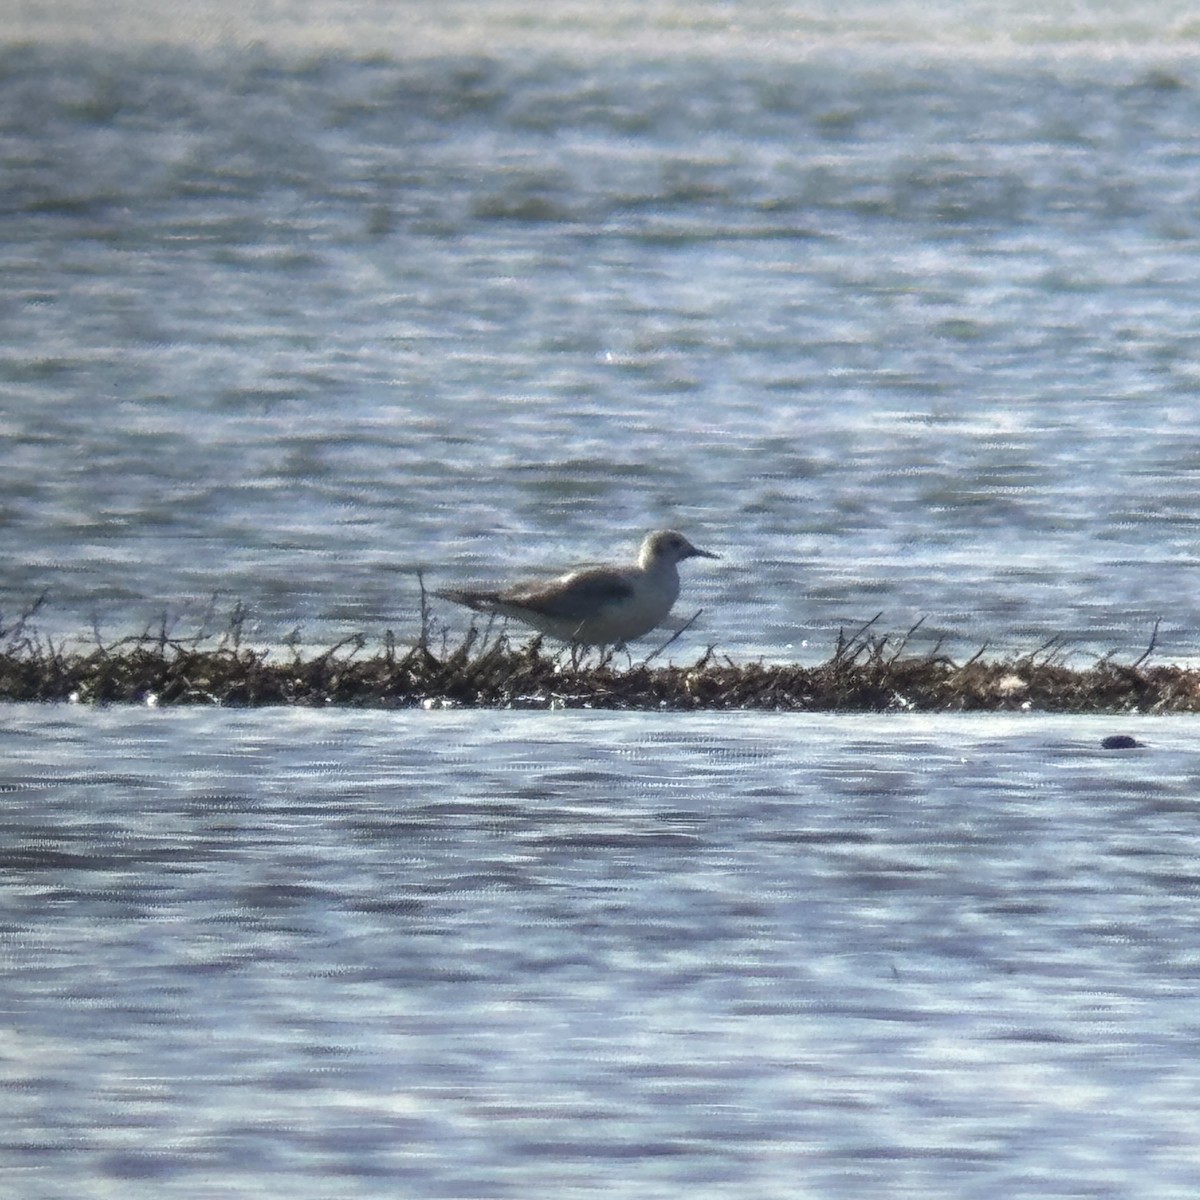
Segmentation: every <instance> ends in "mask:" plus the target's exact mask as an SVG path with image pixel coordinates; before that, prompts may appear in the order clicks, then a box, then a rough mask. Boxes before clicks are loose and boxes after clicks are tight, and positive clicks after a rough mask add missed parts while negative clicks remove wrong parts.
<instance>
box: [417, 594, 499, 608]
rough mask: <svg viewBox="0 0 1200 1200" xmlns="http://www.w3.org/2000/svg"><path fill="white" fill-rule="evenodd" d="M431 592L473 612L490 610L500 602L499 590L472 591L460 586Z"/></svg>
mask: <svg viewBox="0 0 1200 1200" xmlns="http://www.w3.org/2000/svg"><path fill="white" fill-rule="evenodd" d="M433 594H434V595H435V596H440V597H441V598H442V599H443V600H449V601H451V602H452V603H454V604H461V605H463V606H464V607H466V608H469V609H472V610H473V611H475V612H491V611H492V609H494V608H495V607H496V605H497V604H498V603H499V602H500V593H499V592H472V591H465V590H462V589H460V588H439V589H438V590H437V591H435V592H434V593H433Z"/></svg>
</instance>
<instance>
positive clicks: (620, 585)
mask: <svg viewBox="0 0 1200 1200" xmlns="http://www.w3.org/2000/svg"><path fill="white" fill-rule="evenodd" d="M632 597H633V584H632V582H631V581H630V580H629V578H628V577H627V576H626V575H624V574H623V573H622V572H620V571H611V570H605V569H604V568H602V567H599V568H595V569H593V570H588V571H577V572H576V573H575V574H574V575H568V576H566V577H565V578H563V579H559V580H557V581H556V582H554V583H548V584H543V585H540V586H539V585H525V586H523V587H516V588H513V589H512V590H511V591H508V592H504V593H503V594H502V595H501V597H500V600H501V602H502V603H505V602H507V603H510V604H519V605H521V607H522V608H527V609H529V610H530V611H531V612H536V613H539V614H540V615H541V616H544V617H555V618H560V619H562V620H565V621H586V620H588V619H589V618H590V617H594V616H595V615H596V613H597V612H598V611H600V610H602V609H604V608H605V607H607V606H608V605H610V604H621V603H623V602H624V601H626V600H630V599H632Z"/></svg>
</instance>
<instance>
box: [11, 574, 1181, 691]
mask: <svg viewBox="0 0 1200 1200" xmlns="http://www.w3.org/2000/svg"><path fill="white" fill-rule="evenodd" d="M44 600H45V597H40V598H39V599H38V600H37V601H35V602H34V603H33V604H31V605H30V606H28V608H27V609H26V610H25V611H24V612H22V613H21V614H20V615H19V616H18V617H17V618H16V620H14V621H12V622H11V623H7V624H6V623H4V622H3V621H2V620H0V700H4V701H30V702H70V703H81V704H122V703H128V704H153V705H187V704H209V705H228V706H241V707H253V706H262V705H307V706H316V705H338V706H345V707H373V708H411V707H425V708H457V707H462V708H476V707H478V708H597V709H617V710H638V709H641V710H656V711H663V710H677V711H706V710H721V709H757V710H768V711H794V712H872V713H880V712H1019V711H1040V712H1057V713H1129V712H1154V713H1167V712H1196V711H1200V671H1194V670H1190V669H1185V668H1182V667H1177V666H1148V665H1146V664H1147V660H1148V658H1149V657H1150V655H1151V653H1152V651H1153V649H1154V644H1155V640H1154V639H1153V638H1152V639H1151V643H1150V647H1149V648H1148V649H1147V651H1146V652H1145V653H1144V654H1143V655H1142V656H1141V657H1140V658H1139V659H1137V660H1136V661H1135V662H1132V663H1129V664H1122V663H1118V662H1115V661H1114V660H1113V659H1112V657H1111V656H1108V657H1105V658H1103V659H1101V660H1099V661H1098V662H1096V663H1095V664H1093V665H1092V666H1090V667H1085V668H1082V669H1079V668H1073V667H1069V666H1067V665H1065V663H1064V661H1063V657H1064V656H1063V654H1062V652H1061V647H1060V645H1059V642H1058V640H1057V639H1053V640H1052V641H1051V642H1048V643H1046V645H1044V646H1042V647H1039V648H1038V649H1037V650H1035V651H1033V652H1031V653H1029V654H1025V655H1021V656H1016V657H1009V658H1006V659H1003V660H1000V661H987V660H985V659H984V657H983V654H984V651H983V650H980V651H979V652H977V653H976V654H975V655H974V656H973V657H971V658H970V659H968V660H966V661H965V662H962V663H959V662H955V661H954V660H953V659H951V658H950V657H949V656H948V655H946V654H943V653H942V652H941V644H940V643H938V644H936V645H935V646H933V648H932V649H930V650H928V651H926V652H924V653H909V652H908V647H909V643H910V639H911V637H912V635H913V634H914V633H915V632H916V630H917V628H918V627H919V623H918V625H917V626H914V627H913V628H912V629H910V630H909V631H908V633H906V634H904V635H901V636H899V637H893V636H891V635H886V634H885V635H880V634H876V633H874V632H873V627H874V625H875V621H870V622H868V623H867V624H865V625H864V626H862V627H861V628H860V629H858V630H857V631H855V632H854V633H852V634H850V635H846V634H845V633H842V634H839V636H838V640H837V643H836V644H835V646H834V650H833V653H832V655H831V656H830V657H829V659H828V660H826V661H825V662H823V663H819V664H817V665H816V666H812V667H806V666H802V665H799V664H768V663H763V662H752V663H746V664H738V663H734V662H733V661H731V660H730V659H729V658H727V657H724V656H719V655H717V654H716V653H715V651H714V649H713V648H712V647H709V648H708V649H707V650H705V652H704V653H703V654H702V655H701V656H700V657H699V658H698V659H697V660H696V661H695V662H694V663H692V664H691V665H688V666H674V665H663V666H660V665H655V664H654V659H655V658H656V657H657V655H658V653H659V652H658V651H655V652H654V653H652V654H650V655H649V656H648V657H647V658H646V659H644V660H643V661H641V662H634V661H633V660H632V659H630V660H629V661H628V664H627V665H623V664H620V663H619V662H618V659H621V658H624V655H616V654H612V653H608V654H602V655H597V654H591V655H581V654H580V653H579V652H574V653H573V652H572V651H571V650H570V649H566V650H559V651H557V652H555V651H551V650H548V649H546V648H545V647H544V645H543V643H542V640H541V638H538V637H535V638H533V639H531V640H529V641H528V642H514V641H512V640H510V638H509V637H508V636H507V634H505V633H503V632H500V633H495V632H494V631H493V628H492V626H491V625H487V626H485V627H483V628H482V629H481V628H479V627H477V626H473V627H472V628H471V629H470V630H469V631H468V632H467V634H466V635H465V636H464V637H463V638H462V639H461V640H460V641H458V642H457V643H451V642H450V640H449V639H448V637H446V636H445V635H442V636H441V638H440V639H435V638H434V637H433V636H432V634H431V622H430V618H429V613H428V610H427V609H426V608H425V606H422V612H421V617H422V630H421V635H420V636H419V638H418V639H417V641H416V642H415V644H413V645H411V646H407V647H403V648H402V647H400V646H399V645H398V644H397V642H396V639H395V637H394V636H393V635H392V634H391V633H390V632H389V633H388V634H386V635H385V637H384V639H383V641H382V643H381V644H380V645H379V646H378V648H377V649H375V650H374V652H373V653H370V654H367V653H364V652H365V651H366V650H367V639H366V637H365V636H364V635H362V634H354V635H351V636H350V637H347V638H344V639H343V640H341V641H340V642H338V643H336V644H335V645H333V646H330V647H329V648H328V649H326V650H324V651H322V652H320V653H316V654H308V655H306V654H305V653H303V652H302V651H301V649H300V648H299V647H298V645H297V642H296V639H295V638H292V639H285V641H284V644H283V647H282V649H281V650H271V649H264V648H256V647H251V646H248V645H246V644H245V643H244V639H243V626H244V623H245V620H246V615H247V614H246V611H245V609H244V608H243V607H242V606H241V605H237V606H235V607H234V609H233V611H232V613H231V614H230V616H229V619H228V624H227V627H226V628H225V630H224V631H223V632H222V633H220V634H219V635H214V634H211V633H208V632H206V631H205V630H203V629H202V630H200V631H199V632H197V633H196V634H194V635H192V636H189V637H180V636H177V635H175V634H174V633H173V632H172V630H171V629H170V627H169V624H168V621H167V620H166V619H165V618H164V619H163V621H162V622H161V625H160V627H159V628H158V629H157V630H147V631H145V632H144V633H142V634H140V635H138V636H135V637H127V638H122V639H119V640H117V641H114V642H109V643H105V642H103V640H102V639H101V638H100V637H99V635H98V634H97V636H96V637H95V643H94V645H90V646H73V647H68V646H66V645H65V644H62V643H59V644H55V643H54V642H52V641H51V640H50V639H49V638H45V637H42V636H41V635H40V634H38V633H37V631H36V630H35V628H34V626H33V618H34V616H35V615H36V613H37V612H38V611H39V610H40V608H41V607H42V605H43V603H44ZM876 620H878V618H876ZM435 640H439V644H438V645H437V646H436V648H435V645H434V642H435ZM660 649H661V648H660Z"/></svg>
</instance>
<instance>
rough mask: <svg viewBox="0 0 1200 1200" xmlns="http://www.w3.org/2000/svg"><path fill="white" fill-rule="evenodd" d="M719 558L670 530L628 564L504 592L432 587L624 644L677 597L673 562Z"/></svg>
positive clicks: (560, 632)
mask: <svg viewBox="0 0 1200 1200" xmlns="http://www.w3.org/2000/svg"><path fill="white" fill-rule="evenodd" d="M697 557H699V558H719V557H720V556H719V555H717V554H712V553H711V552H710V551H708V550H699V549H697V548H696V547H695V546H693V545H692V543H691V542H689V541H688V540H687V538H685V537H684V536H683V534H682V533H676V532H675V531H674V530H673V529H663V530H659V532H657V533H651V534H647V535H646V538H645V540H644V541H643V542H642V548H641V550H640V551H639V553H638V560H637V562H636V563H635V564H634V565H632V566H628V567H617V566H605V567H583V568H581V569H579V570H577V571H572V572H571V573H570V574H568V575H563V576H562V577H561V578H560V579H555V580H552V581H551V582H549V583H520V584H517V585H516V586H515V587H511V588H507V589H505V590H504V591H473V590H470V589H459V588H446V589H443V590H442V591H438V592H435V593H434V595H436V596H441V597H443V598H444V599H446V600H452V601H454V603H455V604H465V605H466V606H467V608H470V609H473V610H474V611H475V612H485V613H495V614H497V615H498V616H502V617H512V618H513V619H514V620H517V621H522V622H524V623H525V624H526V625H529V626H531V627H532V628H533V629H536V630H538V631H539V632H540V633H545V634H548V635H549V636H550V637H553V638H557V639H558V640H559V641H563V642H571V643H572V644H574V645H582V646H623V645H624V644H625V643H626V642H629V641H632V640H633V639H634V638H639V637H641V636H642V635H643V634H646V633H649V632H650V631H651V630H652V629H654V628H655V627H656V626H657V625H660V624H662V622H663V621H664V620H665V619H666V616H667V614H668V613H669V612H670V611H671V606H672V605H673V604H674V603H675V601H676V600H677V599H678V597H679V570H678V564H679V563H681V562H682V561H683V560H684V559H685V558H697Z"/></svg>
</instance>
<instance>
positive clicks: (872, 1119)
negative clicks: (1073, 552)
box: [0, 708, 1200, 1200]
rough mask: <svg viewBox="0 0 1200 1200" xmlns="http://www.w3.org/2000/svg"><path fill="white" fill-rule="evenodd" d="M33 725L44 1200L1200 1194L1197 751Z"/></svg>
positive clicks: (13, 734) (2, 1157)
mask: <svg viewBox="0 0 1200 1200" xmlns="http://www.w3.org/2000/svg"><path fill="white" fill-rule="evenodd" d="M0 717H2V721H0V727H2V732H0V753H2V754H3V760H4V763H5V774H6V784H5V789H4V792H5V794H4V795H3V796H2V797H0V799H2V800H3V804H2V806H0V842H2V845H3V850H2V851H0V860H2V862H3V870H2V871H0V911H2V912H3V914H4V915H3V929H4V947H5V953H4V960H3V963H4V965H3V974H4V1001H3V1009H4V1017H3V1024H4V1026H5V1033H4V1042H3V1045H4V1052H3V1055H2V1056H0V1077H2V1078H3V1081H4V1086H3V1090H2V1091H0V1103H2V1104H3V1107H4V1110H5V1114H6V1115H5V1120H4V1135H3V1138H2V1139H0V1169H3V1173H4V1177H5V1180H6V1188H7V1189H8V1194H10V1195H13V1196H20V1197H23V1198H27V1200H41V1198H47V1200H48V1198H49V1197H60V1196H64V1195H71V1196H83V1197H90V1196H101V1195H113V1194H117V1193H119V1194H121V1195H122V1196H135V1197H136V1196H155V1197H161V1196H168V1197H170V1196H181V1197H199V1196H204V1197H225V1196H229V1197H232V1196H244V1195H264V1194H281V1193H283V1192H286V1193H287V1194H289V1195H295V1196H297V1197H313V1198H314V1200H316V1198H325V1197H329V1196H339V1197H358V1196H396V1195H405V1196H429V1197H503V1196H521V1195H530V1194H533V1195H546V1196H549V1195H554V1196H560V1195H561V1196H585V1195H588V1196H591V1195H605V1196H616V1197H626V1196H627V1197H631V1198H632V1197H646V1196H650V1197H664V1198H666V1197H672V1196H679V1195H681V1194H688V1195H698V1196H721V1197H747V1200H749V1198H751V1197H764V1196H765V1197H780V1198H782V1197H794V1196H813V1197H817V1196H820V1197H842V1196H844V1197H861V1196H879V1197H883V1196H887V1197H913V1198H914V1200H915V1198H917V1197H926V1196H931V1195H934V1196H956V1197H1002V1196H1003V1197H1045V1196H1074V1197H1078V1196H1089V1197H1090V1196H1121V1197H1147V1198H1149V1197H1155V1198H1156V1200H1157V1198H1164V1197H1180V1198H1182V1197H1190V1196H1194V1195H1195V1193H1196V1189H1197V1187H1198V1186H1200V1149H1198V1148H1197V1142H1196V1137H1195V1117H1196V1112H1197V1106H1198V1105H1200V1022H1198V1020H1197V1014H1196V1002H1195V1001H1196V988H1197V973H1198V971H1200V959H1198V955H1197V948H1198V947H1200V909H1198V907H1197V904H1196V899H1197V889H1198V886H1200V875H1197V872H1196V861H1197V859H1196V849H1197V842H1196V816H1197V804H1198V803H1200V757H1198V756H1197V752H1196V747H1195V739H1194V736H1193V731H1192V729H1191V725H1190V723H1189V722H1187V721H1183V720H1178V719H1162V718H1159V719H1149V718H1143V719H1142V720H1141V722H1140V723H1139V724H1138V725H1137V728H1138V731H1139V733H1140V734H1141V735H1142V737H1143V738H1144V740H1146V741H1147V742H1148V743H1150V745H1149V746H1148V748H1147V749H1144V750H1137V751H1133V752H1127V753H1124V754H1106V753H1104V752H1103V751H1101V750H1100V749H1099V748H1098V743H1099V739H1100V738H1101V737H1102V736H1103V735H1104V734H1106V733H1108V732H1112V731H1113V730H1114V729H1119V728H1126V727H1127V726H1123V725H1121V724H1120V723H1115V722H1114V721H1113V720H1112V719H1111V718H1109V719H1105V720H1099V719H1081V718H1074V719H1064V718H1057V719H1053V718H1027V719H1014V718H996V717H983V718H961V717H960V718H945V717H942V718H911V717H873V718H844V717H840V718H839V717H817V718H804V719H803V720H798V719H796V718H794V717H790V716H789V717H783V716H779V717H764V716H757V715H755V716H752V715H750V714H741V715H739V714H722V715H721V716H719V717H716V716H714V717H711V718H708V717H696V716H688V717H661V718H653V717H652V718H640V719H630V718H629V717H625V716H619V715H615V714H599V713H592V714H581V713H571V714H567V713H562V714H536V715H529V714H515V713H497V714H429V713H404V714H398V713H387V714H384V713H379V714H363V713H354V714H345V713H341V714H339V713H313V712H307V711H300V712H295V711H285V710H265V711H264V710H259V711H256V712H243V713H239V714H236V715H231V714H228V713H223V712H202V711H197V710H192V711H186V712H147V711H145V710H140V711H139V710H136V709H135V710H129V709H126V710H123V711H121V710H116V711H109V712H92V711H86V710H80V709H59V710H50V711H41V710H37V709H33V708H23V709H22V708H8V709H5V710H4V711H3V713H2V714H0Z"/></svg>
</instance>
